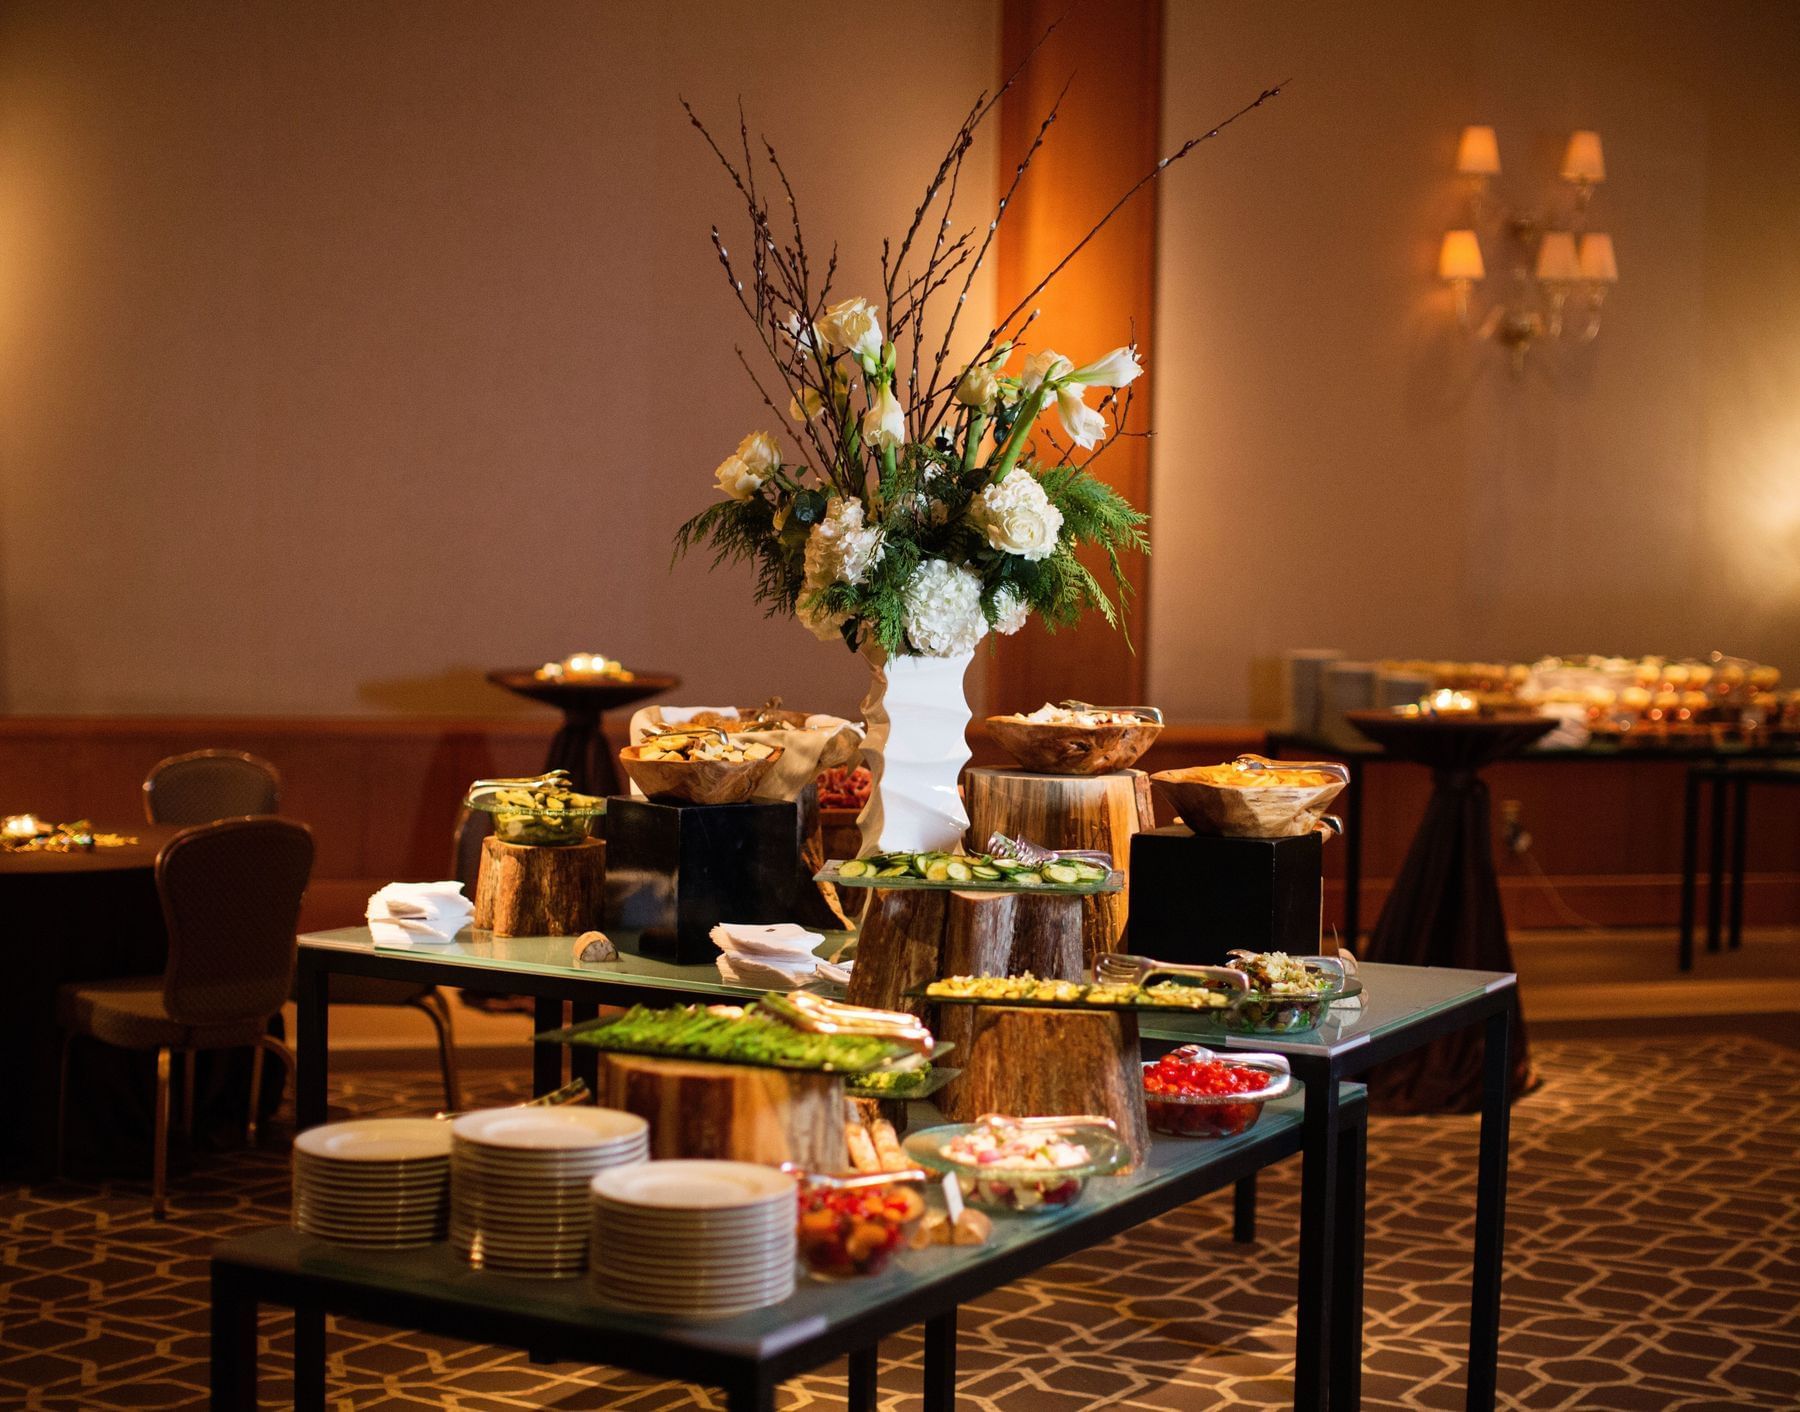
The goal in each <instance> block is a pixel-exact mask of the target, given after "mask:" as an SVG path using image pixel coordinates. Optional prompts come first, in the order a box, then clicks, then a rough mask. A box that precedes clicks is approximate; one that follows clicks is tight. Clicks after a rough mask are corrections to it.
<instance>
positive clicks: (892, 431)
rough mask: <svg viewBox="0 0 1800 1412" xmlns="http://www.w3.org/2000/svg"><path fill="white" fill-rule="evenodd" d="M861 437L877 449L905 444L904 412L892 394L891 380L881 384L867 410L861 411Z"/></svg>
mask: <svg viewBox="0 0 1800 1412" xmlns="http://www.w3.org/2000/svg"><path fill="white" fill-rule="evenodd" d="M862 439H863V441H864V442H866V443H867V444H868V445H870V446H873V447H875V448H876V449H877V450H885V449H890V448H892V449H897V448H898V447H900V446H902V445H904V444H905V442H906V412H905V411H904V410H903V409H902V408H901V406H900V399H899V398H898V397H896V396H894V387H893V384H892V383H891V382H889V383H884V384H882V388H881V391H880V392H878V393H876V394H875V400H874V401H873V402H872V403H870V404H869V410H868V411H866V412H864V413H863V419H862Z"/></svg>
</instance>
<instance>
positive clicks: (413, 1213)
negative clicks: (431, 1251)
mask: <svg viewBox="0 0 1800 1412" xmlns="http://www.w3.org/2000/svg"><path fill="white" fill-rule="evenodd" d="M449 1187H450V1125H449V1124H448V1123H440V1122H438V1121H437V1120H436V1119H434V1118H359V1119H356V1120H355V1121H354V1122H348V1123H326V1124H323V1125H322V1126H320V1127H316V1128H308V1129H307V1130H306V1131H305V1132H303V1133H301V1134H300V1135H299V1136H298V1137H296V1138H295V1139H294V1228H295V1229H296V1230H300V1231H304V1232H306V1234H308V1235H314V1236H319V1237H320V1238H322V1239H324V1240H330V1241H336V1242H337V1243H338V1244H340V1245H360V1246H365V1247H368V1248H371V1249H380V1250H405V1249H408V1248H410V1247H412V1246H417V1245H430V1244H431V1243H432V1242H433V1241H434V1240H442V1239H443V1238H444V1222H445V1219H446V1217H447V1216H448V1214H449Z"/></svg>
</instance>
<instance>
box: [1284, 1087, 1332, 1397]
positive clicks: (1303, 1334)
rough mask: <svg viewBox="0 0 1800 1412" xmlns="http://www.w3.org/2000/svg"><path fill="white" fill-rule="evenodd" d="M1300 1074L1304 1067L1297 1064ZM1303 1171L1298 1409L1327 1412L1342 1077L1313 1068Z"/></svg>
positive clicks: (1296, 1376)
mask: <svg viewBox="0 0 1800 1412" xmlns="http://www.w3.org/2000/svg"><path fill="white" fill-rule="evenodd" d="M1294 1068H1295V1069H1296V1071H1300V1070H1301V1069H1302V1066H1301V1065H1300V1064H1299V1063H1298V1062H1297V1061H1296V1062H1294ZM1303 1074H1304V1080H1305V1083H1306V1114H1305V1118H1304V1124H1305V1127H1304V1131H1303V1137H1302V1142H1303V1144H1304V1145H1303V1146H1302V1148H1301V1167H1300V1298H1299V1309H1298V1311H1297V1314H1296V1318H1295V1322H1296V1328H1295V1335H1296V1338H1295V1349H1294V1406H1295V1408H1296V1409H1297V1412H1321V1410H1322V1409H1323V1408H1324V1407H1325V1405H1326V1402H1325V1399H1326V1393H1327V1376H1326V1375H1327V1370H1328V1369H1329V1367H1330V1365H1331V1292H1332V1291H1331V1276H1332V1268H1333V1267H1332V1262H1333V1260H1334V1258H1335V1249H1336V1247H1335V1235H1336V1233H1335V1226H1336V1224H1337V1184H1338V1171H1337V1162H1338V1076H1337V1075H1336V1074H1335V1073H1334V1072H1332V1065H1331V1063H1330V1061H1325V1062H1323V1063H1317V1064H1307V1065H1305V1066H1304V1070H1303Z"/></svg>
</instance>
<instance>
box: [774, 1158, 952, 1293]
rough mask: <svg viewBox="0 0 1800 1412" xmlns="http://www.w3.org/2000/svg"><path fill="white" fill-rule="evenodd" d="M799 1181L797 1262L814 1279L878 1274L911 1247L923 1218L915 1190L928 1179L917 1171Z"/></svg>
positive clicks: (807, 1176)
mask: <svg viewBox="0 0 1800 1412" xmlns="http://www.w3.org/2000/svg"><path fill="white" fill-rule="evenodd" d="M790 1166H791V1164H790ZM784 1170H786V1169H785V1168H784ZM797 1175H798V1176H799V1178H800V1197H799V1200H800V1210H799V1217H798V1220H799V1225H798V1227H797V1244H798V1249H799V1252H800V1262H801V1264H803V1265H805V1266H806V1269H807V1272H808V1273H809V1274H811V1275H813V1276H814V1277H816V1278H818V1279H824V1280H841V1279H854V1278H856V1277H857V1276H860V1275H878V1274H880V1273H881V1272H882V1271H883V1270H885V1269H886V1268H887V1264H888V1261H890V1260H891V1259H893V1257H894V1252H895V1251H897V1250H901V1249H903V1248H905V1247H906V1246H907V1245H908V1244H910V1243H911V1242H912V1239H913V1234H914V1232H915V1231H916V1230H917V1228H918V1224H919V1221H920V1220H921V1219H922V1218H923V1217H924V1215H925V1198H924V1197H923V1196H921V1195H920V1194H919V1184H920V1183H922V1182H924V1181H925V1180H926V1174H925V1172H924V1170H923V1169H921V1168H918V1167H913V1168H907V1169H904V1170H901V1171H897V1172H870V1173H858V1174H854V1175H843V1176H839V1175H832V1174H825V1173H817V1172H800V1173H798V1174H797Z"/></svg>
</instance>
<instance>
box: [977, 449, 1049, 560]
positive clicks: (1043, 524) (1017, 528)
mask: <svg viewBox="0 0 1800 1412" xmlns="http://www.w3.org/2000/svg"><path fill="white" fill-rule="evenodd" d="M969 518H970V519H972V520H973V521H974V522H975V523H976V525H977V526H979V527H980V529H981V531H982V533H983V534H985V535H986V536H987V542H988V543H989V544H991V545H992V546H993V547H994V548H996V549H998V550H1000V551H1001V552H1002V553H1003V554H1017V555H1018V556H1019V557H1020V558H1021V559H1031V560H1037V559H1048V558H1049V557H1050V556H1051V555H1052V554H1054V553H1055V552H1056V537H1057V535H1059V534H1060V533H1062V524H1063V514H1062V511H1061V510H1059V509H1057V508H1056V506H1054V505H1052V504H1051V503H1050V497H1049V496H1048V495H1046V494H1044V487H1043V486H1042V485H1040V484H1039V483H1038V478H1037V477H1036V476H1034V475H1032V474H1031V472H1030V471H1027V470H1025V469H1024V468H1023V467H1020V466H1014V467H1013V468H1012V469H1011V470H1010V471H1008V472H1007V473H1006V475H1005V477H1004V478H1003V479H1002V480H1000V481H999V482H998V483H996V484H994V485H990V486H987V487H986V488H985V489H983V490H982V492H981V494H979V495H977V496H976V497H975V501H974V503H973V504H972V505H970V507H969Z"/></svg>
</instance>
